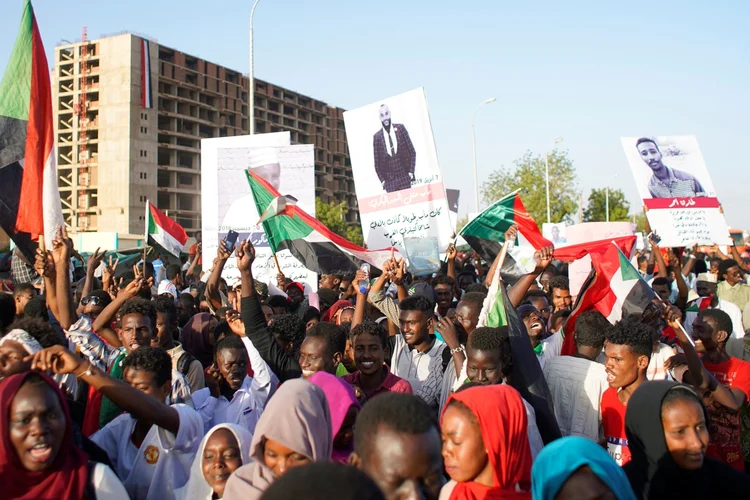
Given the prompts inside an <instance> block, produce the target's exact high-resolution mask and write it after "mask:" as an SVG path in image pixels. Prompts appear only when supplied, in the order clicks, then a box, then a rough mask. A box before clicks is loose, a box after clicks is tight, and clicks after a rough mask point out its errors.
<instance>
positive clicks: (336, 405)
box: [308, 371, 361, 464]
mask: <svg viewBox="0 0 750 500" xmlns="http://www.w3.org/2000/svg"><path fill="white" fill-rule="evenodd" d="M308 380H309V381H310V382H312V383H313V384H315V385H317V386H318V387H320V388H321V389H323V392H324V393H325V395H326V399H327V400H328V408H329V409H330V410H331V428H332V431H333V434H332V435H333V445H334V446H333V453H332V455H331V460H333V461H334V462H339V463H343V464H345V463H346V462H347V460H348V459H349V455H351V454H352V451H353V447H352V442H350V443H349V444H348V445H347V446H346V448H345V449H341V448H337V447H336V436H337V435H338V433H339V431H340V430H341V426H342V425H343V424H344V419H345V418H346V414H347V413H348V412H349V408H351V407H352V406H354V407H355V408H361V406H360V404H359V401H357V397H356V396H355V395H354V390H353V389H352V388H351V386H350V385H349V384H347V383H346V382H344V381H343V380H341V379H340V378H338V377H336V376H334V375H331V374H330V373H326V372H322V371H321V372H317V373H315V374H314V375H313V376H312V377H310V378H309V379H308Z"/></svg>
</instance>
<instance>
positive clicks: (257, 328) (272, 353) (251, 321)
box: [236, 241, 302, 382]
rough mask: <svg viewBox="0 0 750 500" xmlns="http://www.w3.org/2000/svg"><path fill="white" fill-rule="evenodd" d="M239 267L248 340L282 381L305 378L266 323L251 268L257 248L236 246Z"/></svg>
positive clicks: (248, 243) (243, 315)
mask: <svg viewBox="0 0 750 500" xmlns="http://www.w3.org/2000/svg"><path fill="white" fill-rule="evenodd" d="M236 254H237V268H238V269H239V271H240V279H241V282H242V301H241V306H240V309H241V311H240V312H241V314H242V323H243V324H244V327H245V333H246V335H247V338H249V339H250V341H251V342H252V343H253V345H254V346H255V348H256V349H257V350H258V352H259V353H260V356H261V357H262V358H263V360H264V361H265V362H266V363H267V364H268V366H269V367H270V368H271V371H273V372H274V373H275V374H276V375H278V377H279V380H281V381H282V382H283V381H285V380H289V379H292V378H298V377H300V376H301V375H302V369H301V368H300V366H299V363H298V362H297V360H296V359H294V357H292V356H290V355H289V354H287V353H286V352H285V351H284V350H283V349H282V348H281V346H280V345H279V344H278V343H277V342H276V339H274V337H273V334H272V333H271V332H270V331H269V329H268V325H267V324H266V318H265V316H264V315H263V309H262V308H261V305H260V300H258V294H257V293H256V292H255V280H254V279H253V271H252V265H253V261H254V260H255V248H253V245H252V243H250V242H249V241H243V242H242V243H241V244H239V245H238V246H237V250H236Z"/></svg>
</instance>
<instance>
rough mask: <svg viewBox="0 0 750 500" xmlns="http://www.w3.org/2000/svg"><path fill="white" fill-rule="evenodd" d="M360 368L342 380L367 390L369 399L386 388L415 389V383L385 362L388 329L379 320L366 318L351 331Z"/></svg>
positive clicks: (409, 390) (404, 391)
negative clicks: (405, 378) (373, 320)
mask: <svg viewBox="0 0 750 500" xmlns="http://www.w3.org/2000/svg"><path fill="white" fill-rule="evenodd" d="M349 336H350V339H351V343H352V348H353V349H354V365H355V366H356V368H357V371H355V372H354V373H352V374H350V375H344V376H343V377H341V378H342V380H344V381H345V382H347V383H348V384H350V385H351V386H353V387H355V388H358V389H359V390H361V391H362V392H363V393H364V396H365V398H366V399H367V401H369V400H370V399H372V398H374V397H375V396H377V395H378V394H383V393H386V392H403V393H407V394H411V393H412V388H411V384H409V382H407V381H406V380H404V379H402V378H401V377H398V376H396V375H394V374H393V373H391V372H390V371H389V370H388V366H386V364H385V349H386V347H387V346H388V332H386V331H385V329H384V328H383V327H382V326H380V325H379V324H377V323H375V322H372V321H365V322H364V323H360V324H359V325H357V326H355V327H354V328H352V330H351V333H350V334H349Z"/></svg>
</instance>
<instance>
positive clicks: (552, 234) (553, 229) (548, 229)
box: [542, 222, 568, 248]
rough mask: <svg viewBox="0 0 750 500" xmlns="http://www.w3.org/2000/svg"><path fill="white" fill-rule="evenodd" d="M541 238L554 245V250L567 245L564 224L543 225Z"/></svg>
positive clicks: (550, 223)
mask: <svg viewBox="0 0 750 500" xmlns="http://www.w3.org/2000/svg"><path fill="white" fill-rule="evenodd" d="M542 236H544V237H545V238H547V239H548V240H550V241H551V242H552V244H553V245H555V248H561V247H564V246H566V245H567V244H568V238H567V226H566V225H565V223H564V222H560V223H557V224H555V223H552V222H545V223H543V224H542Z"/></svg>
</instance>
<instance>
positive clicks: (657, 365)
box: [646, 342, 675, 380]
mask: <svg viewBox="0 0 750 500" xmlns="http://www.w3.org/2000/svg"><path fill="white" fill-rule="evenodd" d="M674 355H675V352H674V349H673V348H672V347H670V346H668V345H667V344H662V343H661V342H659V347H658V349H657V350H656V352H654V353H651V359H650V360H649V362H648V368H647V369H646V378H647V379H649V380H671V379H670V377H669V373H668V372H667V369H666V368H665V367H664V363H665V362H666V361H667V360H668V359H669V358H671V357H672V356H674Z"/></svg>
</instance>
